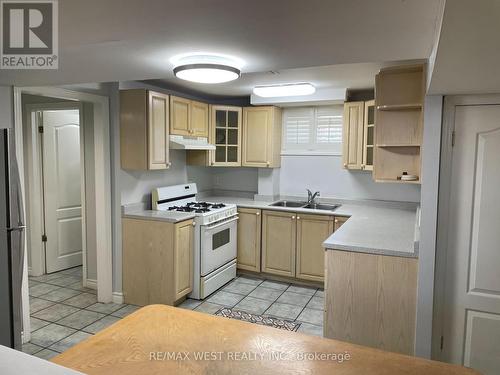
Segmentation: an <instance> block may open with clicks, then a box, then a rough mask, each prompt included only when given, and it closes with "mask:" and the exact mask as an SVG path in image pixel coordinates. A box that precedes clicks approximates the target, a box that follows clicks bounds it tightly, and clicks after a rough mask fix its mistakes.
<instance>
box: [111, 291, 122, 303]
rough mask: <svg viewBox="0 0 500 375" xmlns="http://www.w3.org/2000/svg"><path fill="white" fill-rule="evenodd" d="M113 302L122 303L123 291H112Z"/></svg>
mask: <svg viewBox="0 0 500 375" xmlns="http://www.w3.org/2000/svg"><path fill="white" fill-rule="evenodd" d="M113 302H114V303H120V304H121V303H123V293H122V292H113Z"/></svg>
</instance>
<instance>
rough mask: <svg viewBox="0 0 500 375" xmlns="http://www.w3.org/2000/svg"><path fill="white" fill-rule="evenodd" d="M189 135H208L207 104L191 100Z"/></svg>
mask: <svg viewBox="0 0 500 375" xmlns="http://www.w3.org/2000/svg"><path fill="white" fill-rule="evenodd" d="M190 130H191V135H192V136H195V137H208V104H206V103H201V102H196V101H194V100H192V101H191V122H190Z"/></svg>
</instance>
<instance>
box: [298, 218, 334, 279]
mask: <svg viewBox="0 0 500 375" xmlns="http://www.w3.org/2000/svg"><path fill="white" fill-rule="evenodd" d="M333 224H334V219H333V217H332V216H325V215H301V214H297V266H296V275H295V277H296V278H298V279H303V280H311V281H323V279H324V274H325V248H324V247H323V241H324V240H326V239H327V238H328V237H329V236H330V235H331V234H332V233H333V229H334V227H333Z"/></svg>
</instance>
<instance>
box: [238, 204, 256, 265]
mask: <svg viewBox="0 0 500 375" xmlns="http://www.w3.org/2000/svg"><path fill="white" fill-rule="evenodd" d="M238 216H239V220H238V234H237V238H238V258H237V267H238V268H239V269H242V270H247V271H254V272H260V252H261V246H260V243H261V226H262V215H261V210H258V209H253V208H239V209H238Z"/></svg>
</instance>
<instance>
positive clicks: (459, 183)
mask: <svg viewBox="0 0 500 375" xmlns="http://www.w3.org/2000/svg"><path fill="white" fill-rule="evenodd" d="M455 108H456V110H455V146H454V148H453V157H452V170H451V176H452V177H451V191H450V194H451V195H450V209H449V215H448V248H447V258H446V278H445V289H444V291H445V304H444V315H443V316H444V325H443V333H444V345H443V353H442V355H443V356H442V359H443V360H445V361H449V362H453V363H458V364H463V365H465V366H468V367H472V368H475V369H477V370H479V371H481V372H482V373H483V374H485V375H488V374H498V371H499V369H500V354H499V353H500V168H499V166H500V105H474V106H457V107H455Z"/></svg>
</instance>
